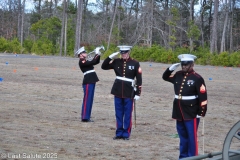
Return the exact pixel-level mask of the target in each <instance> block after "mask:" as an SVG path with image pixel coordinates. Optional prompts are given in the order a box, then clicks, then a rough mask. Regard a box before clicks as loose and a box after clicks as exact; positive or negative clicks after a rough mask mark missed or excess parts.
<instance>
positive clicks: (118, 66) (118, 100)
mask: <svg viewBox="0 0 240 160" xmlns="http://www.w3.org/2000/svg"><path fill="white" fill-rule="evenodd" d="M118 47H119V49H120V51H119V52H115V53H113V54H111V55H110V56H109V57H107V58H106V59H105V60H104V62H103V63H102V69H103V70H109V69H113V70H114V72H115V74H116V79H115V81H114V83H113V86H112V90H111V94H113V95H114V104H115V116H116V122H117V123H116V134H115V137H113V139H114V140H116V139H124V140H129V137H130V134H131V128H132V111H133V107H134V106H133V100H134V99H135V100H138V99H139V98H140V95H141V88H142V70H141V67H140V64H139V62H138V61H136V60H134V59H132V58H131V57H130V49H131V46H118ZM119 53H120V54H121V58H116V59H114V57H116V56H117V55H118V54H119ZM135 79H136V83H135ZM134 88H135V90H134Z"/></svg>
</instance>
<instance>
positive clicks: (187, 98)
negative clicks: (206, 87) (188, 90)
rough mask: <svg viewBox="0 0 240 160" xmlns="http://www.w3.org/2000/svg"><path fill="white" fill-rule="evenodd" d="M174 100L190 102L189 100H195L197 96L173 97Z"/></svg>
mask: <svg viewBox="0 0 240 160" xmlns="http://www.w3.org/2000/svg"><path fill="white" fill-rule="evenodd" d="M175 98H176V99H182V100H191V99H197V98H198V95H195V96H178V95H175Z"/></svg>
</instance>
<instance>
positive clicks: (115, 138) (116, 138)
mask: <svg viewBox="0 0 240 160" xmlns="http://www.w3.org/2000/svg"><path fill="white" fill-rule="evenodd" d="M118 139H122V137H118V136H115V137H113V140H118Z"/></svg>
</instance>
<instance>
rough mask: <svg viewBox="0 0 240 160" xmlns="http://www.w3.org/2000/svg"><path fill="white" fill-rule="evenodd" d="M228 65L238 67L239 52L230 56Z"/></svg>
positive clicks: (239, 60) (239, 62)
mask: <svg viewBox="0 0 240 160" xmlns="http://www.w3.org/2000/svg"><path fill="white" fill-rule="evenodd" d="M229 61H230V64H231V66H233V67H240V52H234V53H232V54H230V58H229Z"/></svg>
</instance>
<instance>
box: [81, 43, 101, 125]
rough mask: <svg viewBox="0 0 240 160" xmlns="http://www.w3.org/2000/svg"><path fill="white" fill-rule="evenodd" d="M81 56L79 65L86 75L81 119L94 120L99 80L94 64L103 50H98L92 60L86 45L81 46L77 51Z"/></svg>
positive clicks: (83, 86)
mask: <svg viewBox="0 0 240 160" xmlns="http://www.w3.org/2000/svg"><path fill="white" fill-rule="evenodd" d="M77 54H78V57H79V67H80V69H81V71H82V73H83V75H84V78H83V82H82V88H83V92H84V97H83V102H82V111H81V120H82V122H93V120H91V119H90V118H91V112H92V106H93V99H94V92H95V85H96V82H98V81H99V79H98V76H97V74H96V72H95V70H94V65H97V64H98V63H99V62H100V55H101V52H100V51H99V50H98V51H97V54H95V56H94V58H93V59H92V60H91V61H88V60H87V53H86V51H85V48H84V47H81V48H80V49H79V50H78V51H77Z"/></svg>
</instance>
